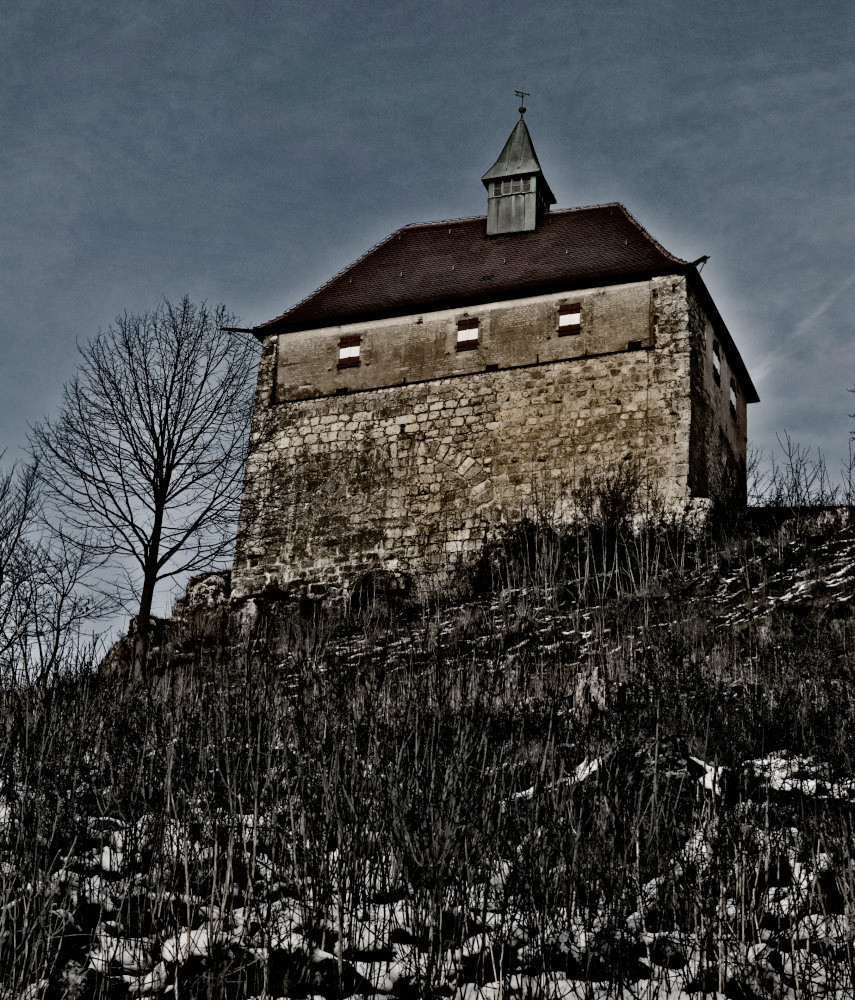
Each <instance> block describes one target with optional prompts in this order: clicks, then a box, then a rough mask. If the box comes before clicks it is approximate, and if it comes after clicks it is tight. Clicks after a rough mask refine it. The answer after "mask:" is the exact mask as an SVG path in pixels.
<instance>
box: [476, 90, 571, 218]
mask: <svg viewBox="0 0 855 1000" xmlns="http://www.w3.org/2000/svg"><path fill="white" fill-rule="evenodd" d="M525 110H526V109H525V107H523V106H522V105H521V106H520V120H519V121H518V122H517V123H516V125H515V126H514V129H513V131H512V132H511V134H510V136H509V137H508V141H507V142H506V143H505V146H504V149H503V150H502V152H501V153H500V154H499V158H498V160H496V162H495V163H494V164H493V166H492V167H490V169H489V170H488V171H487V173H485V174H484V176H483V177H482V178H481V180H482V182H483V184H484V187H486V188H487V235H488V236H496V235H498V234H499V233H519V232H527V231H531V230H532V229H535V228H536V226H537V220H538V218H539V217H540V215H541V214H542V213H543V212H548V211H549V206H550V205H554V204H555V195H554V194H553V193H552V189H551V188H550V187H549V184H547V182H546V178H545V177H544V176H543V171H542V170H541V167H540V161H539V160H538V158H537V154H536V153H535V151H534V144H533V143H532V141H531V135H529V131H528V126H527V125H526V123H525V118H524V117H523V115H524V114H525Z"/></svg>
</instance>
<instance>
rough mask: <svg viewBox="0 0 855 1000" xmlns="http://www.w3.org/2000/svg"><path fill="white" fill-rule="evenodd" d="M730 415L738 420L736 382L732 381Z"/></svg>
mask: <svg viewBox="0 0 855 1000" xmlns="http://www.w3.org/2000/svg"><path fill="white" fill-rule="evenodd" d="M730 415H731V416H732V417H733V418H734V420H735V419H736V382H735V381H734V380H733V379H731V380H730Z"/></svg>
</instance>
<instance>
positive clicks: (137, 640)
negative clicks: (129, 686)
mask: <svg viewBox="0 0 855 1000" xmlns="http://www.w3.org/2000/svg"><path fill="white" fill-rule="evenodd" d="M154 584H155V579H154V577H151V576H149V575H148V574H147V575H146V578H145V580H144V581H143V588H142V596H141V598H140V608H139V613H138V615H137V617H136V628H135V630H134V662H133V677H134V680H141V679H142V678H143V677H144V676H145V674H146V666H147V664H148V651H149V646H150V644H151V604H152V600H153V598H154Z"/></svg>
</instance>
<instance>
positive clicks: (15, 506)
mask: <svg viewBox="0 0 855 1000" xmlns="http://www.w3.org/2000/svg"><path fill="white" fill-rule="evenodd" d="M81 541H82V542H83V544H76V545H70V544H69V543H68V540H67V539H65V538H64V537H63V536H62V534H61V533H59V532H56V531H53V530H52V529H51V525H50V524H49V523H48V522H47V521H46V520H45V518H44V517H43V515H42V507H41V497H40V491H39V480H38V475H37V470H36V468H35V467H34V466H32V465H28V466H22V467H21V466H19V467H17V468H16V467H13V468H10V469H7V470H0V683H2V684H3V685H4V686H5V685H8V684H12V685H14V684H17V683H27V684H30V685H32V684H44V683H45V682H47V681H49V680H50V679H51V678H53V677H54V676H55V674H56V672H57V671H58V670H59V669H61V668H63V667H67V666H69V665H73V663H74V661H75V659H77V658H79V657H80V655H81V649H82V645H81V629H82V626H83V625H84V623H85V622H87V621H89V620H91V619H94V618H97V617H98V616H99V614H101V613H102V612H103V611H104V610H106V608H105V605H104V602H102V601H100V600H99V599H98V598H97V597H94V596H93V595H92V594H91V593H90V592H89V591H88V590H87V588H86V587H85V586H84V584H85V582H86V579H87V577H88V576H89V575H90V574H91V572H92V571H93V570H94V568H95V566H96V563H95V562H93V559H92V552H91V550H90V549H89V547H88V546H87V545H86V544H85V539H81Z"/></svg>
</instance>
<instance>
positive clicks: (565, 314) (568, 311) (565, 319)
mask: <svg viewBox="0 0 855 1000" xmlns="http://www.w3.org/2000/svg"><path fill="white" fill-rule="evenodd" d="M581 332H582V307H581V306H580V305H579V304H578V303H576V304H575V305H572V306H559V307H558V334H559V336H561V337H566V336H567V335H568V334H571V333H581Z"/></svg>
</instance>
